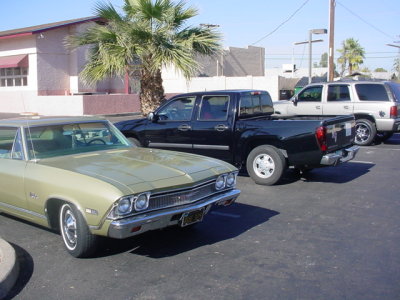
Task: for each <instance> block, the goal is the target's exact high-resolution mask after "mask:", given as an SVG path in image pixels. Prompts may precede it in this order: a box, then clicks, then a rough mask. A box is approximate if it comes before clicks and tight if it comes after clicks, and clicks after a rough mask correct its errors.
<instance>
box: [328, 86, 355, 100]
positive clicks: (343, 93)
mask: <svg viewBox="0 0 400 300" xmlns="http://www.w3.org/2000/svg"><path fill="white" fill-rule="evenodd" d="M349 100H350V93H349V87H348V86H347V85H330V86H329V87H328V101H349Z"/></svg>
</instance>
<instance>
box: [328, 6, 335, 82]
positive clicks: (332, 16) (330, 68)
mask: <svg viewBox="0 0 400 300" xmlns="http://www.w3.org/2000/svg"><path fill="white" fill-rule="evenodd" d="M335 6H336V1H335V0H329V51H328V78H327V79H328V81H333V77H334V73H335V65H334V60H333V53H334V48H335Z"/></svg>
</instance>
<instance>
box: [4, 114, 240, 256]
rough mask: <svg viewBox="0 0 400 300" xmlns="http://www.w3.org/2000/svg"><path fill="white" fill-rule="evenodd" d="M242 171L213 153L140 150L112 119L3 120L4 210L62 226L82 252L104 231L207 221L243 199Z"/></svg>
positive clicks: (114, 234)
mask: <svg viewBox="0 0 400 300" xmlns="http://www.w3.org/2000/svg"><path fill="white" fill-rule="evenodd" d="M237 171H238V170H237V169H236V168H235V167H234V166H232V165H230V164H228V163H226V162H223V161H220V160H216V159H210V158H208V157H202V156H198V155H191V154H185V153H178V152H171V151H163V150H155V149H144V148H138V147H133V146H132V145H131V144H130V143H129V141H128V140H127V139H126V138H125V137H124V136H123V135H122V133H121V132H119V131H118V130H117V129H116V128H115V127H114V126H113V125H112V124H111V123H109V122H108V121H106V120H101V119H96V118H91V119H87V118H37V119H35V118H31V119H7V120H1V121H0V211H3V212H6V213H8V214H10V215H13V216H16V217H19V218H22V219H25V220H28V221H30V222H33V223H36V224H39V225H42V226H46V227H49V228H52V229H59V230H60V231H61V235H62V239H63V242H64V245H65V247H66V249H67V251H68V252H69V253H70V254H71V255H73V256H75V257H84V256H89V255H91V254H92V253H93V251H94V250H95V249H96V237H97V236H106V237H111V238H116V239H123V238H127V237H131V236H134V235H137V234H141V233H143V232H146V231H149V230H153V229H160V228H164V227H166V226H171V225H180V226H188V225H191V224H194V223H196V222H199V221H202V219H203V216H204V215H205V214H206V213H207V212H208V211H209V210H210V208H211V207H212V206H214V205H219V206H226V205H229V204H231V203H233V202H234V201H235V200H236V198H237V197H238V196H239V194H240V191H239V190H237V189H235V184H236V175H237ZM215 230H218V229H217V228H215Z"/></svg>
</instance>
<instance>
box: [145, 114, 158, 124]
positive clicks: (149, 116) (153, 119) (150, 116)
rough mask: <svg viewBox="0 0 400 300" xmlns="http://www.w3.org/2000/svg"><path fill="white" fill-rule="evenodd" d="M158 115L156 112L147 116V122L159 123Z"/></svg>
mask: <svg viewBox="0 0 400 300" xmlns="http://www.w3.org/2000/svg"><path fill="white" fill-rule="evenodd" d="M157 119H158V118H157V115H156V114H155V113H154V112H151V113H149V114H148V115H147V120H149V121H151V122H156V121H157Z"/></svg>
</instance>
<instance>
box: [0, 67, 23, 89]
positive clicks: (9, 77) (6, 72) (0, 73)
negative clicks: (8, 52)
mask: <svg viewBox="0 0 400 300" xmlns="http://www.w3.org/2000/svg"><path fill="white" fill-rule="evenodd" d="M27 85H28V68H0V87H6V86H27Z"/></svg>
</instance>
